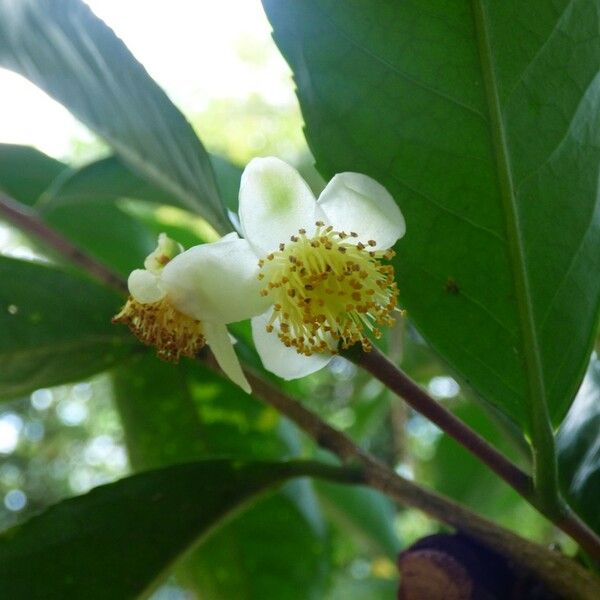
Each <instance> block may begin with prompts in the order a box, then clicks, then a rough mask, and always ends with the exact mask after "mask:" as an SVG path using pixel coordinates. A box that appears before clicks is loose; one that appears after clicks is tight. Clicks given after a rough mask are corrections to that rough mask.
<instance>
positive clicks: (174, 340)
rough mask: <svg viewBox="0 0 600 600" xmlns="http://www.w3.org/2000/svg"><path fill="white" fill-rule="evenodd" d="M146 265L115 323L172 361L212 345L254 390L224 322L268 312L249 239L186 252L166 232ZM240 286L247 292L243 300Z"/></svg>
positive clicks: (236, 377) (233, 237)
mask: <svg viewBox="0 0 600 600" xmlns="http://www.w3.org/2000/svg"><path fill="white" fill-rule="evenodd" d="M144 267H145V268H144V269H136V270H135V271H133V272H132V273H131V275H130V276H129V280H128V287H129V293H130V297H129V299H128V300H127V303H126V304H125V306H124V307H123V309H122V310H121V312H120V313H119V314H118V315H116V316H115V317H114V319H113V322H115V323H124V324H126V325H128V326H129V328H130V329H131V330H132V332H133V333H134V334H135V335H136V336H137V337H138V339H139V340H140V341H142V342H143V343H144V344H147V345H151V346H154V347H155V348H156V351H157V354H158V356H159V357H160V358H162V359H164V360H168V361H173V362H177V361H178V360H179V358H180V357H181V356H188V357H190V358H193V357H195V356H196V355H197V354H198V352H199V351H200V349H201V348H202V347H203V346H204V345H205V344H208V345H209V346H210V349H211V350H212V352H213V354H214V356H215V359H216V360H217V362H218V364H219V366H220V367H221V368H222V369H223V371H224V372H225V374H226V375H227V376H228V377H229V378H230V379H231V380H232V381H233V382H235V383H236V384H238V385H239V386H240V387H241V388H242V389H243V390H245V391H246V392H248V393H249V392H250V386H249V384H248V382H247V380H246V378H245V376H244V374H243V372H242V369H241V367H240V364H239V361H238V359H237V356H236V354H235V351H234V349H233V345H232V341H231V338H230V336H229V332H228V331H227V327H226V326H225V325H226V323H233V322H235V321H241V320H243V319H247V318H248V317H250V316H251V315H256V314H258V313H259V312H261V311H262V310H264V301H263V300H262V299H261V296H260V287H261V286H260V282H259V281H258V279H257V277H256V273H257V271H258V267H257V266H256V259H255V258H254V255H253V254H252V251H251V248H250V246H249V244H248V242H247V241H246V240H243V239H240V238H239V237H238V235H237V234H236V233H232V234H229V235H227V236H225V237H224V238H222V239H221V240H219V241H218V242H215V243H212V244H203V245H201V246H195V247H193V248H190V249H189V250H187V251H185V252H184V251H183V248H182V247H181V246H180V245H179V244H177V243H176V242H174V241H173V240H171V239H170V238H168V237H167V236H166V235H165V234H161V235H160V237H159V241H158V247H157V248H156V250H154V252H152V253H151V254H150V255H149V256H148V257H147V258H146V260H145V261H144ZM240 290H244V292H245V293H247V294H248V297H247V298H245V299H244V302H243V303H240V302H239V301H238V298H239V296H240V293H241V291H240Z"/></svg>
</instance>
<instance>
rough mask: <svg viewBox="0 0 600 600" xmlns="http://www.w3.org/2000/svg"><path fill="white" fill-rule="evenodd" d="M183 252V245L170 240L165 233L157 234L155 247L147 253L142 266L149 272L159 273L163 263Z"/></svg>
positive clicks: (163, 266)
mask: <svg viewBox="0 0 600 600" xmlns="http://www.w3.org/2000/svg"><path fill="white" fill-rule="evenodd" d="M182 252H183V246H182V245H181V244H179V243H178V242H176V241H175V240H172V239H171V238H170V237H169V236H168V235H167V234H166V233H161V234H160V235H159V236H158V244H157V246H156V248H155V249H154V250H153V251H152V252H151V253H150V254H148V256H147V257H146V260H145V261H144V268H145V269H146V271H150V273H154V274H155V275H159V274H160V272H161V271H162V270H163V269H164V268H165V265H166V264H167V263H168V262H169V261H170V260H171V259H172V258H174V257H175V256H177V255H178V254H181V253H182Z"/></svg>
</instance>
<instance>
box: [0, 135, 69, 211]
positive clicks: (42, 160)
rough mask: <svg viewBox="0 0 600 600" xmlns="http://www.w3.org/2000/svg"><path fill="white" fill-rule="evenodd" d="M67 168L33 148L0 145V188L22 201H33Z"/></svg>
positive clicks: (31, 203) (27, 202) (29, 202)
mask: <svg viewBox="0 0 600 600" xmlns="http://www.w3.org/2000/svg"><path fill="white" fill-rule="evenodd" d="M66 169H67V165H65V164H64V163H62V162H60V161H58V160H55V159H53V158H50V157H49V156H46V155H45V154H44V153H43V152H40V151H39V150H36V149H35V148H31V147H29V146H20V145H17V144H0V191H3V192H4V193H5V194H8V195H9V196H11V197H12V198H14V199H15V200H18V201H19V202H23V204H29V205H33V204H35V203H36V202H37V200H38V198H39V197H40V196H41V194H42V192H43V191H44V190H45V189H46V188H47V187H48V186H49V185H50V183H52V181H53V180H54V179H56V177H58V176H59V175H60V173H62V172H63V171H65V170H66Z"/></svg>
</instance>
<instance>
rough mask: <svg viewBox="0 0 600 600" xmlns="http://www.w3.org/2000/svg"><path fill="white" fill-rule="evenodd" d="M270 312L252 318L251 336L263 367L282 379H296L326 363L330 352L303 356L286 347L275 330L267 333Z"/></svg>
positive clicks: (329, 358) (329, 357)
mask: <svg viewBox="0 0 600 600" xmlns="http://www.w3.org/2000/svg"><path fill="white" fill-rule="evenodd" d="M271 312H272V311H271V310H268V311H267V312H265V313H264V314H262V315H260V316H259V317H254V318H253V319H252V338H253V339H254V345H255V346H256V351H257V352H258V354H259V356H260V359H261V360H262V363H263V366H264V367H265V369H267V370H268V371H271V373H275V375H277V376H278V377H281V378H283V379H298V378H300V377H305V376H306V375H310V374H311V373H314V372H315V371H318V370H319V369H322V368H323V367H324V366H326V365H327V363H328V362H329V361H330V360H331V354H326V353H324V352H323V353H319V354H313V355H312V356H305V355H304V354H299V353H298V352H296V350H295V349H294V348H288V347H287V346H286V345H285V344H284V343H283V342H282V341H281V340H280V339H279V337H278V336H277V333H276V332H273V333H268V332H267V330H266V325H267V322H268V320H269V318H270V316H271Z"/></svg>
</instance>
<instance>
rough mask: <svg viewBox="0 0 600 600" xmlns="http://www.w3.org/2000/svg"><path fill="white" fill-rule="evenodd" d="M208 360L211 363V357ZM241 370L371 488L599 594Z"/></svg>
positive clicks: (549, 577)
mask: <svg viewBox="0 0 600 600" xmlns="http://www.w3.org/2000/svg"><path fill="white" fill-rule="evenodd" d="M209 364H211V366H213V367H214V366H215V363H214V362H213V361H211V363H209ZM245 372H246V376H247V378H248V381H249V382H250V384H251V386H252V389H253V393H254V395H256V396H257V397H258V398H260V399H261V400H262V401H263V402H265V403H266V404H269V405H270V406H272V407H273V408H275V409H276V410H277V411H278V412H280V413H282V414H284V415H285V416H286V417H288V418H289V419H290V420H291V421H293V422H294V423H295V424H296V425H297V426H298V427H299V428H300V429H302V430H303V431H304V432H305V433H306V434H308V435H309V436H310V437H311V438H312V439H314V440H315V441H316V442H317V444H319V446H321V447H322V448H326V449H328V450H330V451H331V452H332V453H333V454H335V455H336V456H337V457H338V458H340V459H341V460H342V462H344V463H347V464H359V465H361V466H362V468H363V470H364V472H363V477H364V480H365V482H366V483H367V484H369V485H370V486H371V487H373V488H376V489H378V490H380V491H382V492H383V493H384V494H386V495H388V496H390V497H392V498H394V499H395V500H396V501H398V502H399V503H401V504H404V505H407V506H412V507H414V508H417V509H419V510H422V511H423V512H425V513H427V514H428V515H430V516H431V517H433V518H435V519H437V520H439V521H441V522H443V523H447V524H449V525H451V526H453V527H455V528H457V529H459V530H461V531H463V532H466V533H468V534H470V535H471V536H473V537H474V538H476V539H478V540H480V541H481V542H483V543H484V544H486V545H488V546H490V547H491V548H494V549H496V550H497V551H499V552H501V553H503V554H505V555H506V556H507V557H508V558H509V559H510V560H513V561H516V562H518V563H519V564H520V565H521V566H523V567H524V568H526V569H529V570H530V571H531V572H532V573H534V574H535V575H536V576H537V577H539V579H541V580H542V581H544V582H545V583H546V584H547V585H548V586H549V587H551V588H552V589H553V590H555V591H556V592H558V593H560V594H564V595H565V597H568V598H581V599H589V600H596V599H597V598H598V597H600V580H599V579H598V578H597V577H596V576H595V575H594V574H593V573H591V572H590V571H587V570H586V569H584V568H583V567H581V566H580V565H578V564H577V563H575V562H573V561H572V560H570V559H569V558H567V557H566V556H564V555H562V554H560V553H558V552H553V551H551V550H548V549H547V548H544V547H542V546H539V545H538V544H535V543H533V542H530V541H529V540H526V539H523V538H521V537H519V536H517V535H516V534H514V533H512V532H511V531H509V530H507V529H504V528H502V527H500V526H498V525H496V524H494V523H492V522H491V521H488V520H487V519H484V518H483V517H481V516H479V515H477V514H475V513H473V512H471V511H470V510H468V509H467V508H465V507H463V506H461V505H459V504H457V503H456V502H453V501H452V500H449V499H448V498H444V497H443V496H441V495H439V494H436V493H434V492H431V491H428V490H426V489H425V488H423V487H421V486H419V485H417V484H415V483H413V482H411V481H408V480H407V479H404V478H403V477H401V476H399V475H398V474H397V473H395V472H394V471H393V470H392V469H390V468H389V467H388V466H386V465H384V464H383V463H381V462H380V461H379V460H378V459H376V458H375V457H374V456H372V455H371V454H369V453H368V452H365V451H364V450H362V448H360V447H359V446H357V445H356V444H355V443H354V442H353V441H352V440H351V439H350V438H349V437H347V436H346V435H345V434H343V433H342V432H340V431H338V430H336V429H334V428H333V427H331V426H330V425H328V424H327V423H325V422H324V421H323V420H321V418H320V417H319V416H317V415H315V414H314V413H312V412H311V411H309V410H308V409H306V408H305V407H304V406H302V405H301V404H300V403H299V402H297V401H296V400H294V399H293V398H291V397H289V396H287V395H286V394H284V393H283V392H282V391H281V390H279V389H278V388H277V387H275V386H274V385H272V384H270V383H267V382H266V381H265V380H264V379H262V378H261V377H260V376H258V375H256V374H255V373H254V372H253V371H251V370H249V369H246V370H245Z"/></svg>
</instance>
